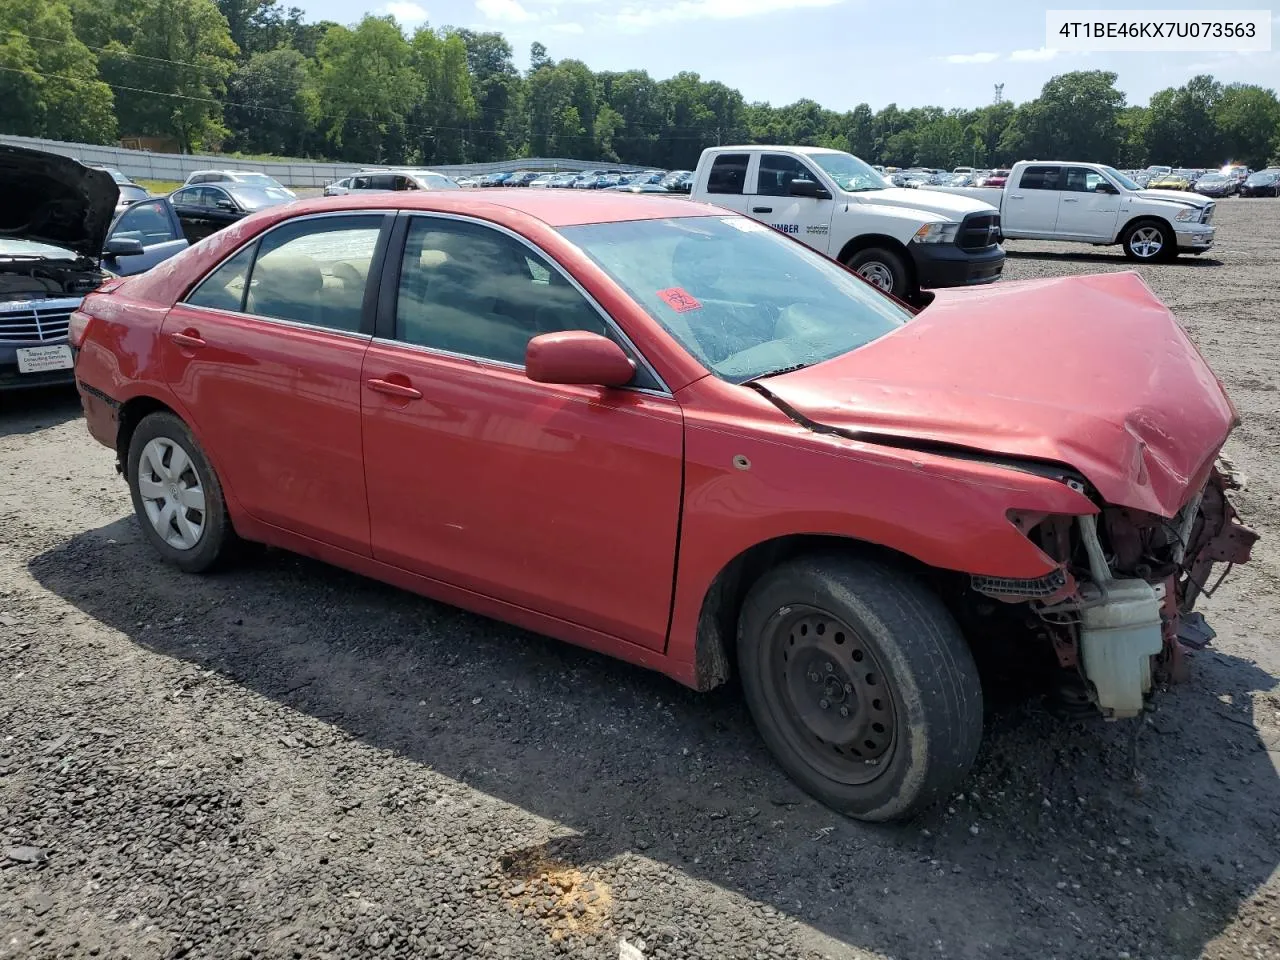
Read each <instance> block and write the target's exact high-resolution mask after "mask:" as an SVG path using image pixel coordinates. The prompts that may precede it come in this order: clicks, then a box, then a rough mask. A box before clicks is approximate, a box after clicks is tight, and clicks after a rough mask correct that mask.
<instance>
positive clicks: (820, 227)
mask: <svg viewBox="0 0 1280 960" xmlns="http://www.w3.org/2000/svg"><path fill="white" fill-rule="evenodd" d="M690 194H691V197H692V198H693V199H694V200H701V201H704V202H706V203H713V204H716V205H717V206H721V207H726V208H728V209H730V210H733V211H735V212H737V213H742V214H746V215H747V216H749V217H752V218H754V219H756V220H759V221H760V222H762V223H766V224H768V225H769V226H771V227H773V228H774V229H775V230H779V231H781V232H783V233H786V234H789V235H791V236H793V237H795V238H796V239H797V240H801V241H803V242H804V243H806V244H808V245H809V246H811V247H813V248H814V249H815V250H818V251H820V252H822V253H824V254H826V255H827V256H829V257H832V258H833V259H836V260H839V261H840V262H841V263H843V264H845V265H846V266H848V267H849V268H850V269H852V270H854V271H855V272H856V273H858V274H859V275H860V276H862V277H863V278H864V279H866V280H868V281H869V282H871V283H873V284H875V285H876V286H878V287H880V288H881V289H882V290H887V291H888V292H890V293H892V294H893V295H894V296H896V297H898V298H900V299H904V300H905V299H910V298H913V297H914V296H915V295H916V294H917V293H918V292H919V290H920V289H921V288H924V287H955V286H965V285H969V284H981V283H991V282H993V281H995V280H998V279H1000V274H1001V272H1002V271H1003V270H1004V249H1003V248H1002V247H1001V246H1000V215H999V213H998V212H997V211H996V210H995V208H994V207H992V206H991V205H990V204H988V203H986V202H984V201H981V200H977V199H973V198H965V197H951V196H944V195H942V194H928V193H924V192H922V191H920V190H903V189H899V188H897V187H894V186H892V185H891V184H890V183H889V182H888V181H887V180H885V178H884V176H883V175H881V174H879V173H877V172H876V171H875V170H874V169H872V168H871V167H870V166H869V165H868V164H866V163H863V162H862V161H861V160H859V159H858V158H857V157H855V156H853V155H852V154H848V153H843V152H841V151H839V150H827V149H824V148H821V147H775V146H758V145H757V146H745V147H712V148H709V149H707V150H704V151H703V152H702V157H701V158H700V159H699V160H698V169H697V170H696V171H695V172H694V177H693V188H692V190H691V191H690Z"/></svg>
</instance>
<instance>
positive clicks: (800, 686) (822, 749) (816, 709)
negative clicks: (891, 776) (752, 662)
mask: <svg viewBox="0 0 1280 960" xmlns="http://www.w3.org/2000/svg"><path fill="white" fill-rule="evenodd" d="M763 652H764V681H765V682H764V693H765V698H766V700H767V701H768V704H769V707H770V710H771V712H772V714H773V716H774V718H775V719H776V721H777V724H778V727H779V729H780V730H781V732H782V734H783V736H784V737H785V738H786V740H787V742H788V743H789V744H790V745H791V747H792V749H793V750H794V751H795V752H796V753H797V754H798V756H799V757H800V758H801V759H803V760H804V762H805V763H806V764H808V765H809V766H811V767H812V768H813V769H815V770H816V771H817V772H818V773H820V774H822V775H823V776H824V777H827V778H828V779H830V780H834V781H836V782H838V783H843V784H850V785H857V784H865V783H870V782H871V781H872V780H875V779H876V778H877V777H879V776H880V775H881V774H882V773H883V772H884V771H885V769H886V768H887V767H888V765H889V762H890V760H892V758H893V755H894V751H895V750H896V749H897V745H898V737H897V713H896V706H895V704H894V699H893V696H892V694H891V692H890V690H889V685H888V680H887V678H886V676H885V673H884V671H883V669H882V668H881V664H880V661H879V659H878V658H877V657H876V653H875V651H874V649H873V648H872V647H871V646H870V645H869V644H867V643H866V641H865V640H864V639H863V638H862V636H861V635H860V634H859V633H858V632H857V631H856V630H854V629H853V628H852V627H850V626H849V625H848V624H847V623H845V622H844V621H843V620H841V619H840V618H839V617H837V616H835V615H834V614H832V613H829V612H828V611H826V610H823V609H821V608H818V607H811V606H790V607H784V608H782V609H781V610H779V611H778V612H777V613H776V614H775V615H774V616H773V618H772V619H771V620H770V622H769V624H768V625H767V627H766V629H765V637H764V651H763Z"/></svg>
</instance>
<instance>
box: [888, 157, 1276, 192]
mask: <svg viewBox="0 0 1280 960" xmlns="http://www.w3.org/2000/svg"><path fill="white" fill-rule="evenodd" d="M877 169H881V168H877ZM881 172H883V173H884V175H885V176H886V177H887V178H888V179H889V180H890V181H892V183H893V185H894V186H895V187H1003V186H1004V185H1005V183H1006V182H1007V181H1008V178H1009V171H1008V170H1006V169H994V170H981V169H975V168H974V167H956V168H955V169H954V170H952V171H950V172H948V171H946V170H934V169H930V168H928V167H911V168H910V169H907V170H899V169H895V168H888V169H882V170H881ZM1120 172H1121V173H1123V174H1124V175H1125V176H1126V177H1127V178H1129V179H1130V180H1132V181H1133V182H1134V183H1136V184H1137V185H1138V186H1139V187H1141V188H1142V189H1144V190H1147V189H1150V190H1183V191H1188V192H1194V193H1199V194H1202V195H1203V196H1206V197H1233V196H1240V197H1277V196H1280V167H1268V168H1267V169H1265V170H1257V171H1254V170H1250V169H1249V168H1248V167H1245V166H1240V165H1238V164H1228V165H1227V166H1225V167H1222V168H1221V169H1220V170H1198V169H1197V170H1191V169H1186V168H1180V167H1179V168H1174V167H1167V166H1159V165H1153V166H1150V167H1147V168H1146V169H1145V170H1122V171H1120Z"/></svg>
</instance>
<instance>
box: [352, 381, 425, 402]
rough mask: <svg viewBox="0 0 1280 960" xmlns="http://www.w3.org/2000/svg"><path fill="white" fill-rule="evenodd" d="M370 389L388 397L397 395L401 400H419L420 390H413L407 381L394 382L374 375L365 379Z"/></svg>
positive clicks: (420, 397)
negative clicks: (370, 378) (369, 378)
mask: <svg viewBox="0 0 1280 960" xmlns="http://www.w3.org/2000/svg"><path fill="white" fill-rule="evenodd" d="M365 383H366V384H368V386H369V389H370V390H374V391H376V392H378V393H385V394H386V395H387V396H389V397H399V398H400V399H401V400H421V399H422V391H421V390H415V389H414V388H413V387H411V386H409V385H408V384H407V383H396V382H394V381H392V380H379V379H377V378H376V377H375V378H374V379H372V380H366V381H365Z"/></svg>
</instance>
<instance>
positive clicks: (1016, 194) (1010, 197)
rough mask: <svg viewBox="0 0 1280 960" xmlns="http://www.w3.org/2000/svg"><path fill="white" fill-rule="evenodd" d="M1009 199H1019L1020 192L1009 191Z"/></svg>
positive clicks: (1020, 196) (1020, 197)
mask: <svg viewBox="0 0 1280 960" xmlns="http://www.w3.org/2000/svg"><path fill="white" fill-rule="evenodd" d="M1009 199H1010V200H1021V199H1022V194H1020V193H1011V194H1009Z"/></svg>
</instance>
